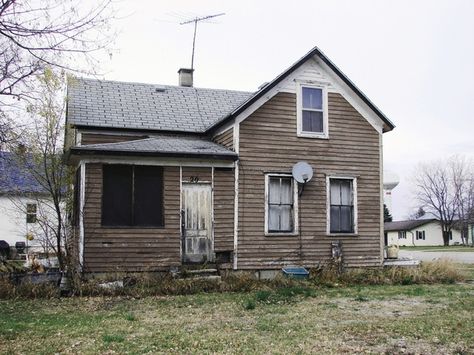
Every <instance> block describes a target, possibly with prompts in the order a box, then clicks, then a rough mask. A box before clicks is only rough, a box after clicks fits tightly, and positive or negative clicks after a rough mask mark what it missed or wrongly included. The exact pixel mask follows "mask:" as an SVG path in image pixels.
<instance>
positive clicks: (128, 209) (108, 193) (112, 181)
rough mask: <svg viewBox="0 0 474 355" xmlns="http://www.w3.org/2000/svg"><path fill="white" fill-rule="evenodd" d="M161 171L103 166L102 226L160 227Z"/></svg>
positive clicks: (153, 167) (151, 168) (149, 168)
mask: <svg viewBox="0 0 474 355" xmlns="http://www.w3.org/2000/svg"><path fill="white" fill-rule="evenodd" d="M163 216H164V213H163V169H162V168H161V167H158V166H139V165H104V166H103V193H102V225H103V226H123V227H163V225H164V218H163Z"/></svg>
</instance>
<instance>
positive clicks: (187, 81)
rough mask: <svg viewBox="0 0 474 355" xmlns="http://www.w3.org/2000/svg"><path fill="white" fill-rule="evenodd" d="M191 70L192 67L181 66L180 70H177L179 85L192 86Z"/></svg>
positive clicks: (192, 70)
mask: <svg viewBox="0 0 474 355" xmlns="http://www.w3.org/2000/svg"><path fill="white" fill-rule="evenodd" d="M193 72H194V69H185V68H181V69H180V70H178V74H179V86H187V87H192V86H193Z"/></svg>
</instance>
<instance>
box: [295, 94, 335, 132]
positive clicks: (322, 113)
mask: <svg viewBox="0 0 474 355" xmlns="http://www.w3.org/2000/svg"><path fill="white" fill-rule="evenodd" d="M297 101H298V112H297V119H298V136H300V137H315V138H327V137H328V119H327V117H328V112H327V90H326V88H325V87H323V86H321V87H320V86H307V85H301V86H300V87H299V90H298V100H297Z"/></svg>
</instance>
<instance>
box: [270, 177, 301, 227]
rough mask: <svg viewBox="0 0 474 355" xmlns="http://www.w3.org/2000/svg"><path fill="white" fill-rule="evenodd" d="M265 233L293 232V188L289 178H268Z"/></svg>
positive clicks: (291, 179) (291, 180)
mask: <svg viewBox="0 0 474 355" xmlns="http://www.w3.org/2000/svg"><path fill="white" fill-rule="evenodd" d="M267 183H268V187H267V188H268V190H267V191H268V195H267V231H268V232H269V233H282V232H294V228H295V223H294V211H293V209H294V188H293V178H292V177H290V176H268V181H267Z"/></svg>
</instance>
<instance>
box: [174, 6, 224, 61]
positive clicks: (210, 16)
mask: <svg viewBox="0 0 474 355" xmlns="http://www.w3.org/2000/svg"><path fill="white" fill-rule="evenodd" d="M223 15H225V13H223V12H222V13H219V14H215V15H208V16H202V17H195V18H193V19H190V20H186V21H184V22H181V23H180V25H187V24H189V23H193V22H194V36H193V51H192V55H191V70H193V69H194V48H195V46H196V31H197V25H198V22H201V21H206V20H209V19H211V18H214V17H218V16H223Z"/></svg>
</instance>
